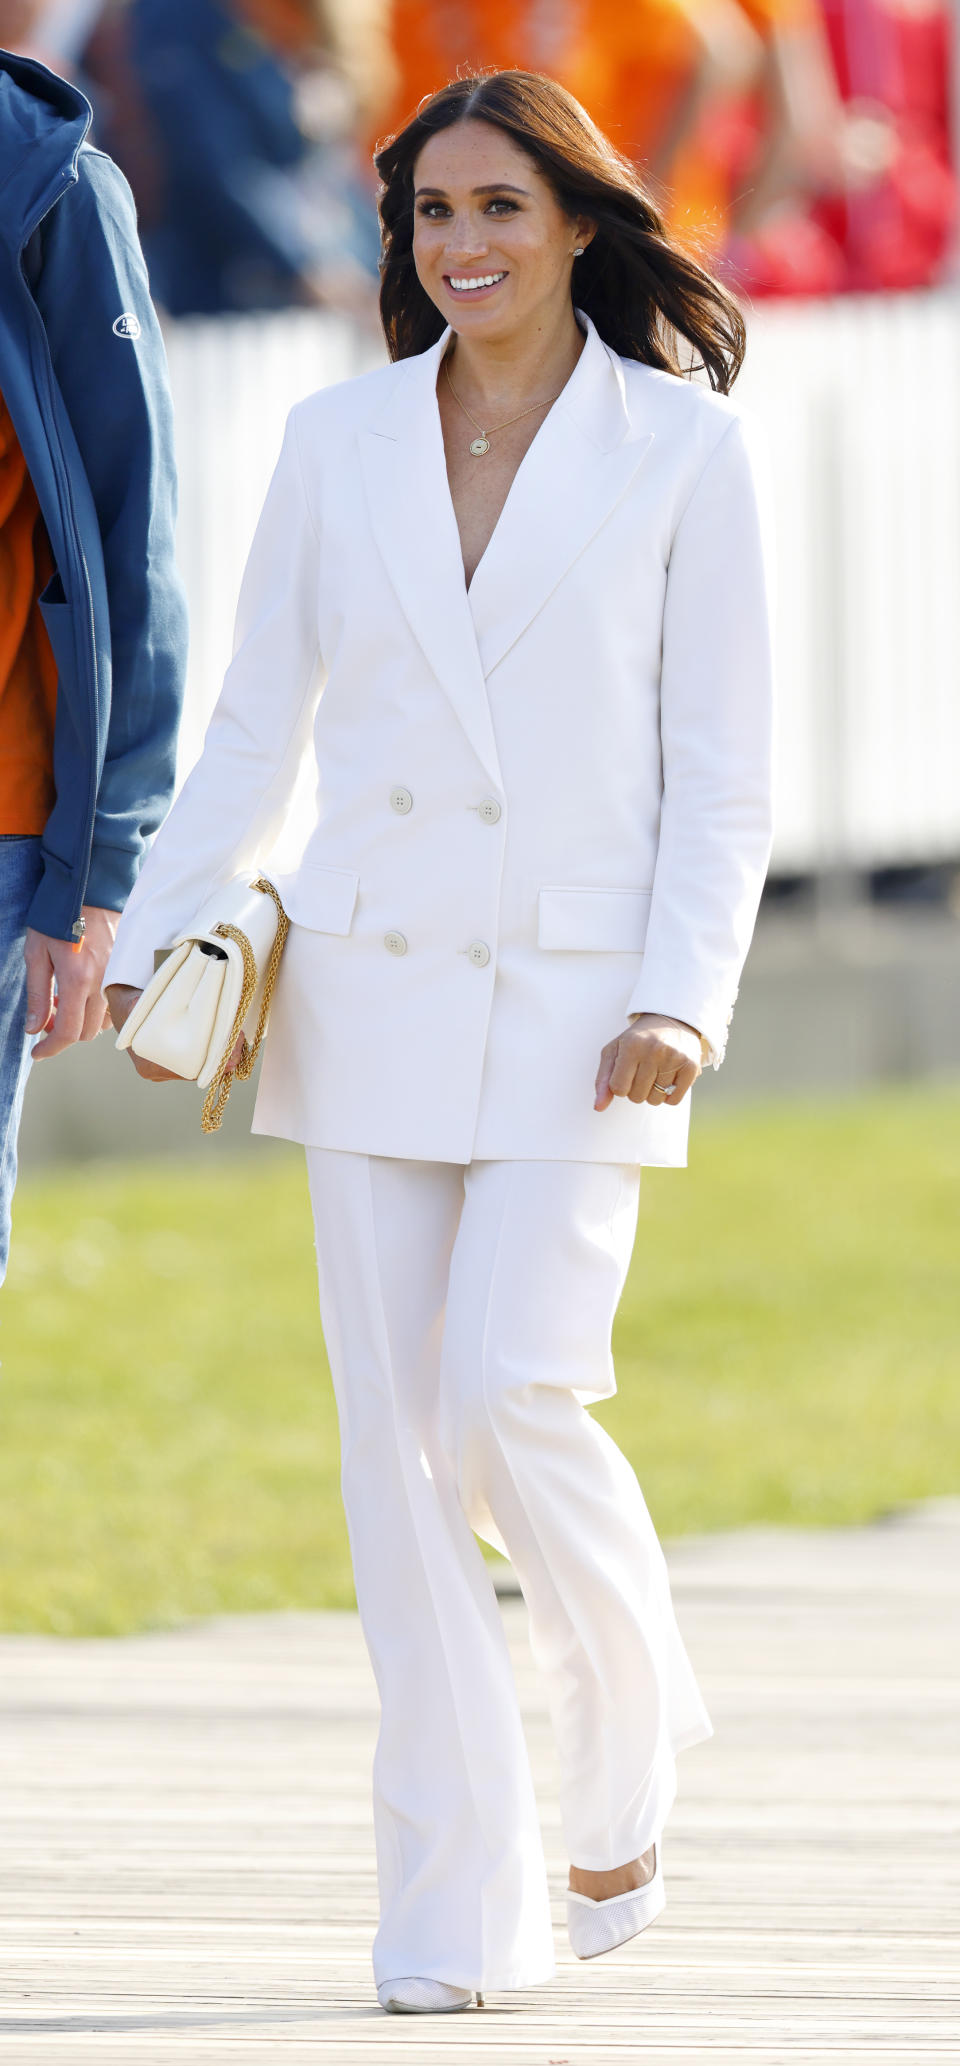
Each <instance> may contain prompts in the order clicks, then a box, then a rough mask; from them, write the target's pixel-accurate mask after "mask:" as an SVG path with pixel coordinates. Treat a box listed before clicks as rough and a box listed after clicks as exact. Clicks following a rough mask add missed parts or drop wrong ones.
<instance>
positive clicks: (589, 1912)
mask: <svg viewBox="0 0 960 2066" xmlns="http://www.w3.org/2000/svg"><path fill="white" fill-rule="evenodd" d="M666 1905H667V1897H666V1893H665V1892H664V1886H663V1859H662V1857H661V1847H660V1845H659V1844H657V1845H656V1848H655V1854H654V1873H653V1878H652V1879H648V1880H647V1883H646V1885H645V1886H643V1887H635V1888H634V1890H633V1892H632V1893H630V1894H612V1895H611V1897H610V1899H609V1900H608V1901H591V1899H590V1896H589V1894H574V1893H572V1892H571V1891H570V1890H569V1888H568V1890H567V1930H568V1932H569V1936H570V1944H571V1948H572V1950H573V1951H575V1952H576V1955H577V1957H578V1958H598V1957H599V1955H600V1953H601V1952H602V1951H615V1950H616V1948H617V1945H618V1944H627V1943H628V1942H629V1940H630V1938H631V1937H637V1936H639V1934H640V1931H641V1930H645V1929H646V1927H647V1924H648V1923H652V1922H653V1920H654V1917H655V1916H658V1915H660V1914H662V1912H663V1910H664V1908H665V1907H666Z"/></svg>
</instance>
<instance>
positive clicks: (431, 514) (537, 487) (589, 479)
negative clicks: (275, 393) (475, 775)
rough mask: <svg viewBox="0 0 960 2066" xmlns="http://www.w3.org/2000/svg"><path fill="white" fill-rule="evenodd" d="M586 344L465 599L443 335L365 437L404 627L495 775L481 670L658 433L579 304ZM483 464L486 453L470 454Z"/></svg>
mask: <svg viewBox="0 0 960 2066" xmlns="http://www.w3.org/2000/svg"><path fill="white" fill-rule="evenodd" d="M577 318H578V321H579V323H580V325H581V328H582V329H583V330H584V331H585V332H586V343H585V345H584V348H583V351H582V352H581V354H580V357H579V359H578V361H577V364H576V366H575V367H574V370H573V372H572V374H571V376H570V379H569V380H568V382H567V385H566V387H565V388H564V389H563V392H562V394H561V395H560V396H559V397H558V399H557V401H556V402H555V403H554V405H553V407H552V408H551V410H550V411H549V413H548V415H547V416H546V418H545V419H544V422H543V424H542V425H541V427H540V429H539V431H538V432H537V435H536V437H535V438H534V440H533V443H532V444H531V446H530V449H529V451H528V452H527V453H526V455H525V457H524V459H523V461H522V463H521V465H520V467H519V468H518V470H517V474H516V477H515V479H514V481H513V483H512V486H511V488H510V492H509V494H508V496H507V500H506V502H505V504H504V507H503V510H502V512H501V515H500V518H499V521H498V523H497V526H496V529H495V531H494V533H493V536H492V538H491V539H490V542H489V544H488V546H487V549H486V552H485V553H484V555H483V558H482V560H481V561H480V564H479V566H478V567H477V570H476V573H475V574H474V577H473V581H472V583H471V585H470V590H469V594H468V592H467V588H466V583H465V580H464V572H463V557H462V553H461V550H460V538H459V534H458V531H457V523H456V518H455V516H454V512H453V504H452V502H451V499H450V490H449V487H448V484H447V471H446V459H445V455H444V449H443V435H442V431H441V427H440V411H439V408H438V406H437V395H436V387H437V376H438V372H439V367H440V361H441V359H442V357H443V354H444V352H445V351H446V348H447V345H448V343H449V340H450V335H451V332H450V329H449V328H447V329H446V330H444V332H443V335H442V336H441V337H439V338H438V339H437V341H436V343H435V344H433V345H431V346H430V348H429V350H428V351H425V352H421V353H419V354H418V355H417V357H416V358H413V359H408V360H406V361H405V362H404V364H403V367H402V371H401V372H400V377H398V379H397V380H396V382H395V383H393V385H392V386H391V391H390V394H389V396H388V398H387V400H386V403H385V404H384V406H383V408H382V409H381V410H380V411H379V412H378V414H377V415H376V417H375V418H374V419H373V420H372V422H371V423H370V424H369V426H368V427H367V429H366V430H365V431H364V432H363V433H362V434H361V439H360V445H361V457H362V464H363V470H364V477H365V481H366V487H367V495H368V502H369V509H370V519H371V523H372V525H373V529H374V533H375V536H376V539H377V543H378V545H379V548H380V551H381V554H382V556H383V559H384V561H385V563H386V566H387V570H388V573H389V575H390V578H391V580H392V582H393V585H394V588H395V589H396V592H397V595H398V597H399V600H400V602H401V605H402V607H403V610H404V612H405V615H406V617H407V619H408V622H409V624H410V627H411V629H412V631H413V632H414V635H415V637H416V638H417V639H418V641H419V643H420V646H421V648H422V650H423V651H424V653H425V654H426V657H427V659H428V660H429V662H430V665H431V667H432V668H433V670H434V672H435V673H436V675H437V677H438V679H439V680H440V682H441V683H442V685H443V687H444V688H445V690H446V692H447V694H448V695H449V696H450V698H451V701H452V702H453V703H454V705H455V707H456V709H457V712H458V715H459V716H460V719H461V722H462V723H463V725H464V728H465V730H466V731H467V734H468V736H469V738H470V740H471V743H472V744H473V746H474V748H475V750H476V752H477V753H478V754H479V757H480V759H481V761H482V762H483V763H484V765H485V766H486V768H487V769H488V771H489V772H490V774H491V775H492V776H493V777H494V779H495V780H499V779H500V777H499V768H498V764H497V752H496V742H495V739H494V735H493V725H492V720H491V716H490V707H489V703H488V700H487V694H486V686H485V677H486V676H488V675H489V674H491V673H492V671H493V669H494V668H495V667H496V666H497V665H498V664H499V662H500V661H501V660H502V659H503V657H504V655H505V654H506V653H507V652H508V651H509V649H510V647H511V646H512V645H514V644H515V642H516V640H517V639H518V638H519V637H520V636H521V635H522V633H523V632H524V631H525V630H526V628H527V626H528V624H530V623H531V621H532V620H533V618H534V617H535V616H536V615H537V613H538V612H539V611H540V610H541V609H542V608H543V605H544V603H545V602H546V601H547V600H548V598H549V597H550V595H552V593H553V591H554V589H555V588H556V587H557V586H558V584H559V583H560V582H561V581H562V579H563V577H564V575H565V574H566V572H567V570H568V568H569V567H570V566H572V564H573V562H574V560H575V559H576V558H578V556H579V554H580V553H581V552H582V551H583V550H584V549H585V547H586V546H587V545H588V544H589V543H590V540H591V539H592V538H593V537H594V535H595V533H596V532H597V531H598V530H599V528H600V526H601V524H603V523H604V522H605V520H606V518H607V517H608V516H609V515H610V513H611V511H612V509H613V508H614V507H615V505H616V503H617V502H619V501H620V499H621V497H622V496H623V495H624V494H625V493H626V490H627V488H628V487H629V484H630V482H631V480H632V479H633V476H634V474H635V472H636V470H637V468H638V466H639V465H640V464H641V462H642V460H643V458H644V456H645V454H646V452H647V450H648V448H649V446H650V445H651V443H652V441H653V432H652V431H650V430H648V429H646V427H645V426H644V425H643V424H638V423H636V422H634V421H633V420H632V419H631V415H630V411H629V409H628V406H627V397H626V386H625V381H624V375H623V367H622V365H621V363H620V360H619V359H618V357H617V355H616V353H615V352H612V351H610V350H609V349H608V347H607V346H606V345H605V344H604V343H603V340H602V339H601V337H600V336H599V334H598V332H597V330H596V327H595V325H594V324H593V322H592V321H591V319H590V317H589V316H588V315H586V314H585V312H584V311H583V310H579V309H578V311H577ZM478 464H482V461H478Z"/></svg>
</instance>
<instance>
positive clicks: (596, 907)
mask: <svg viewBox="0 0 960 2066" xmlns="http://www.w3.org/2000/svg"><path fill="white" fill-rule="evenodd" d="M650 894H651V893H650V891H649V890H619V889H555V888H548V889H542V890H541V891H540V903H539V922H538V927H537V944H538V946H540V947H560V948H568V949H573V950H576V949H580V950H586V951H587V952H588V953H602V954H642V952H643V943H644V941H645V939H646V936H647V920H648V918H649V916H650Z"/></svg>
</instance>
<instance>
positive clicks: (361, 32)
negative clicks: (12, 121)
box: [0, 0, 957, 321]
mask: <svg viewBox="0 0 960 2066" xmlns="http://www.w3.org/2000/svg"><path fill="white" fill-rule="evenodd" d="M956 21H957V15H956V12H955V9H954V6H953V4H952V0H0V41H2V42H3V43H4V44H5V45H6V46H7V47H8V48H13V49H17V50H21V51H26V52H27V53H28V54H30V55H32V56H36V57H39V58H41V59H42V60H43V61H44V62H46V63H48V64H50V65H51V66H52V67H53V68H54V69H55V70H57V71H60V72H62V73H64V74H66V75H67V76H69V77H71V78H72V79H74V80H75V81H76V83H77V84H78V85H80V86H81V87H82V88H83V90H84V91H85V92H86V93H87V94H88V96H89V98H90V99H91V101H92V103H93V106H94V114H95V136H96V140H97V141H98V142H99V143H100V144H101V145H102V146H103V148H104V149H106V150H108V151H109V152H110V153H111V155H112V156H113V157H115V158H116V159H117V160H118V162H119V164H120V165H121V166H122V168H123V170H124V171H125V173H126V175H127V177H128V179H129V180H130V182H131V185H132V187H133V189H134V193H135V195H136V199H137V206H138V210H139V214H140V222H141V233H142V237H143V242H144V246H145V249H146V251H147V255H148V258H149V262H150V269H151V279H152V282H153V288H154V292H155V295H156V297H157V299H158V301H159V302H160V303H161V304H162V305H163V306H164V307H165V308H166V309H168V310H169V312H170V313H171V314H173V315H188V314H213V313H217V312H220V311H230V310H234V311H236V310H250V309H263V308H277V307H284V306H288V305H295V304H300V305H327V306H336V307H340V308H346V309H347V310H349V311H350V312H351V313H353V314H355V315H356V316H358V317H359V318H360V319H364V318H367V317H369V319H370V320H371V321H372V320H373V315H374V310H375V291H376V267H377V248H378V238H377V227H376V209H375V192H376V182H375V176H374V172H373V166H372V152H373V149H374V147H375V144H376V143H377V141H378V140H380V139H382V138H383V137H385V136H387V135H389V134H390V132H391V131H393V130H395V129H396V128H398V127H400V126H401V124H402V123H403V122H404V120H405V119H407V117H408V116H409V115H410V114H411V113H412V111H413V110H414V108H415V107H416V104H417V102H418V100H420V99H421V98H422V97H423V96H424V95H425V94H428V93H430V92H432V91H433V90H434V89H435V88H436V87H437V86H439V85H442V84H443V83H444V82H445V81H446V80H447V79H448V78H451V77H452V76H454V75H455V74H456V72H457V71H458V70H462V69H465V68H467V67H483V66H489V65H493V66H501V65H519V66H523V67H524V68H527V69H530V70H535V71H545V72H549V73H551V74H552V75H553V76H554V77H556V78H559V79H561V80H562V81H563V82H564V84H565V85H567V86H568V87H569V88H570V89H571V91H572V92H573V93H575V94H576V95H577V97H578V99H580V100H581V101H583V102H584V104H585V106H586V107H587V108H588V109H589V110H590V112H591V114H592V115H593V116H594V117H595V119H596V120H597V121H598V122H599V123H600V125H601V127H602V128H604V129H605V130H606V131H607V133H608V134H609V135H610V136H611V138H612V139H613V141H614V142H615V143H616V144H617V146H618V148H619V149H620V150H622V151H625V152H626V153H627V154H628V155H629V156H630V157H631V158H634V159H635V160H637V161H638V162H639V163H640V164H641V166H642V168H643V170H644V173H645V176H646V178H647V181H648V184H649V186H650V189H651V191H652V193H653V195H654V197H655V198H656V200H657V201H658V203H659V205H660V206H661V207H662V209H663V211H664V214H665V216H666V219H667V223H668V226H669V229H670V232H671V234H672V235H673V236H674V237H675V238H676V239H677V240H678V241H679V242H681V243H683V244H685V245H686V247H687V248H688V249H690V250H691V251H692V252H693V253H694V255H695V256H697V257H699V258H700V260H701V262H703V263H705V264H707V265H709V266H710V268H711V270H713V271H715V272H717V273H719V274H721V275H722V276H723V277H724V278H726V279H727V280H728V282H729V283H730V284H731V285H733V286H734V287H735V288H739V289H740V290H741V291H743V292H745V293H747V294H748V295H749V296H751V297H752V298H758V297H760V296H771V295H776V296H783V295H823V294H835V293H842V292H863V291H871V290H872V291H884V290H886V291H891V290H897V289H903V288H910V287H921V286H926V285H931V284H933V283H935V282H936V281H938V280H941V279H943V278H944V277H946V276H947V274H948V272H951V270H952V268H953V264H954V253H955V248H956V227H957V176H956V168H955V151H954V143H955V126H954V125H955V120H956V118H955V113H954V109H953V105H952V93H953V80H954V60H955V47H954V45H955V37H956Z"/></svg>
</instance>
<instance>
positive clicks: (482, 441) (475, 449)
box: [443, 359, 563, 459]
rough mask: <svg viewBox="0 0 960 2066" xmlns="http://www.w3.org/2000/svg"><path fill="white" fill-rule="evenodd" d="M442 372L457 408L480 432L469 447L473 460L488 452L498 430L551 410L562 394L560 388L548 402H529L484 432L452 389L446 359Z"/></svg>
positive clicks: (452, 385) (454, 389) (451, 380)
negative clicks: (541, 410) (535, 413)
mask: <svg viewBox="0 0 960 2066" xmlns="http://www.w3.org/2000/svg"><path fill="white" fill-rule="evenodd" d="M443 370H444V372H445V374H446V376H447V385H448V387H449V389H450V393H451V394H452V396H453V399H454V401H455V402H456V403H457V405H458V407H459V408H461V409H462V410H463V413H464V415H465V416H466V417H467V418H468V419H469V421H470V422H471V423H472V424H473V427H474V430H477V431H479V432H480V435H479V437H477V438H474V440H473V443H472V444H471V446H470V451H471V452H472V454H473V457H474V459H482V458H483V455H484V453H485V452H489V450H490V440H491V438H493V437H496V434H497V432H498V430H509V428H510V425H511V423H519V422H520V419H521V417H523V416H532V415H533V413H534V410H535V409H552V408H553V405H554V402H556V401H559V399H560V395H561V394H562V393H563V389H562V388H560V389H558V391H557V393H556V394H555V395H551V397H550V400H549V401H548V402H531V403H530V406H529V408H527V409H520V410H519V411H518V413H517V415H516V416H508V417H507V420H506V422H505V423H493V424H491V426H490V429H489V430H484V429H483V427H482V425H480V424H479V423H478V422H477V419H476V417H475V416H473V415H471V413H470V410H469V409H468V408H467V405H466V402H465V401H463V400H462V398H461V397H460V395H458V393H457V390H456V388H455V387H454V384H453V376H452V374H451V372H450V367H449V364H448V362H447V360H446V359H444V362H443Z"/></svg>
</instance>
